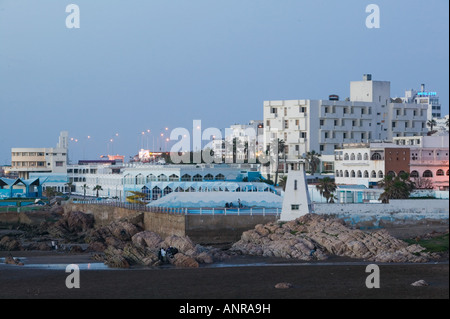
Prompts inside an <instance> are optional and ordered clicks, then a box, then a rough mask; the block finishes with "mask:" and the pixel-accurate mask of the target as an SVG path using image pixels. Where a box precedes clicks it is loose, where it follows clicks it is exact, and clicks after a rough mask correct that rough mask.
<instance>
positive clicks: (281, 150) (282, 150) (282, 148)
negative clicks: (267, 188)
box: [275, 138, 286, 186]
mask: <svg viewBox="0 0 450 319" xmlns="http://www.w3.org/2000/svg"><path fill="white" fill-rule="evenodd" d="M285 147H286V144H285V143H284V140H281V139H279V138H278V139H277V150H276V151H277V154H276V157H275V159H276V168H275V186H276V185H277V183H278V167H279V165H280V155H281V154H283V156H284V157H285V156H286V154H285ZM285 159H286V157H285Z"/></svg>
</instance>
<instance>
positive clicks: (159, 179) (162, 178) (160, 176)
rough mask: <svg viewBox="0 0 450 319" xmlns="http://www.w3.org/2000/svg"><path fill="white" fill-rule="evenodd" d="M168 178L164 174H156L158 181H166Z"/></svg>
mask: <svg viewBox="0 0 450 319" xmlns="http://www.w3.org/2000/svg"><path fill="white" fill-rule="evenodd" d="M168 180H169V178H168V177H167V176H166V175H164V174H160V175H159V176H158V181H160V182H167V181H168Z"/></svg>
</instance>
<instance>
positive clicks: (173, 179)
mask: <svg viewBox="0 0 450 319" xmlns="http://www.w3.org/2000/svg"><path fill="white" fill-rule="evenodd" d="M179 179H180V177H179V176H178V175H175V174H172V175H170V176H169V181H171V182H178V181H179Z"/></svg>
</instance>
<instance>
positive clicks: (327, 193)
mask: <svg viewBox="0 0 450 319" xmlns="http://www.w3.org/2000/svg"><path fill="white" fill-rule="evenodd" d="M316 189H317V190H318V191H319V193H320V195H321V196H323V197H325V199H326V200H327V203H329V202H333V203H334V199H335V197H334V195H333V193H334V192H335V191H336V189H337V186H336V184H335V183H334V180H333V179H331V178H329V177H325V178H323V179H321V180H320V181H319V183H318V184H317V185H316Z"/></svg>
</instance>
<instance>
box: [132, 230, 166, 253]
mask: <svg viewBox="0 0 450 319" xmlns="http://www.w3.org/2000/svg"><path fill="white" fill-rule="evenodd" d="M131 241H132V242H133V244H134V245H135V246H137V247H142V248H146V247H148V248H150V249H155V250H157V249H159V248H160V246H161V243H162V242H163V239H162V238H161V236H159V235H158V234H156V233H154V232H151V231H143V232H139V233H137V234H135V235H134V236H133V237H132V238H131Z"/></svg>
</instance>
